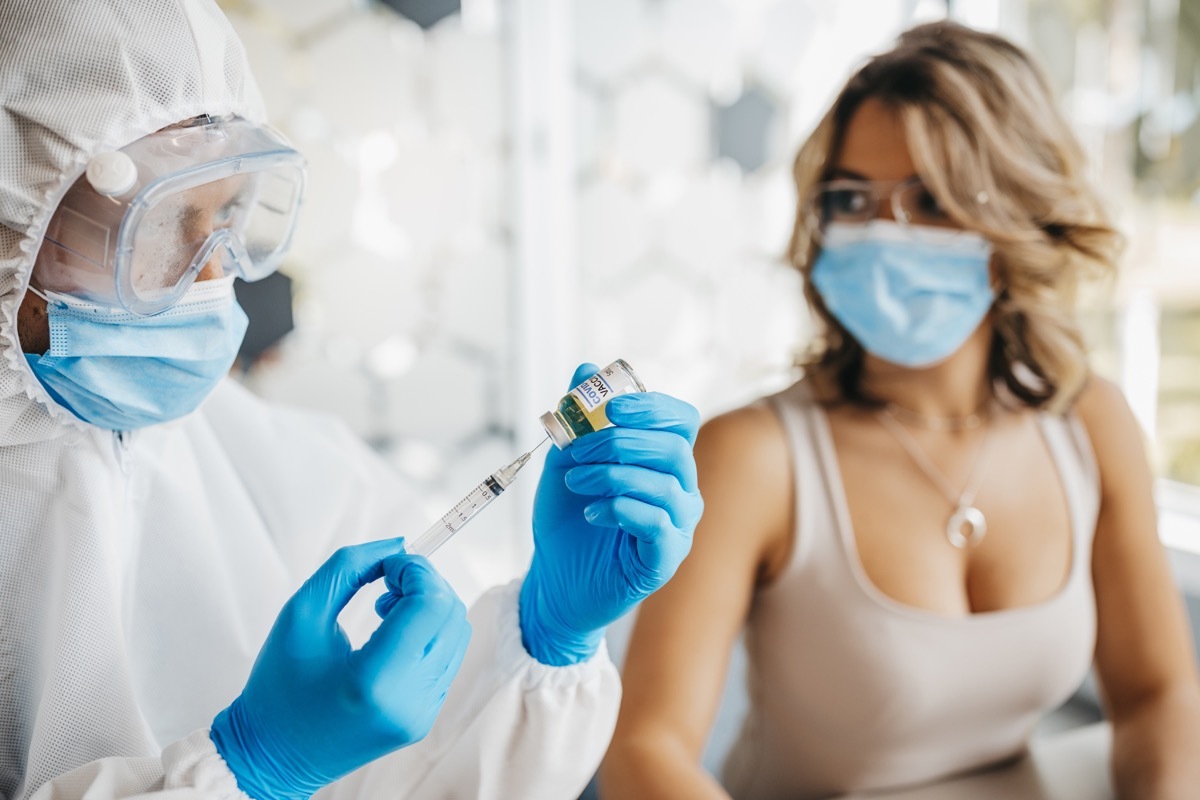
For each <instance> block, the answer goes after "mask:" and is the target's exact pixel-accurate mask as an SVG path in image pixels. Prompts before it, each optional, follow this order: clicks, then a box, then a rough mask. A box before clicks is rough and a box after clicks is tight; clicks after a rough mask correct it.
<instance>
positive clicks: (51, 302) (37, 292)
mask: <svg viewBox="0 0 1200 800" xmlns="http://www.w3.org/2000/svg"><path fill="white" fill-rule="evenodd" d="M25 288H26V289H27V290H28V291H30V292H33V293H34V294H35V295H37V296H38V297H40V298H42V299H43V300H45V301H46V305H48V306H49V305H54V303H55V302H56V301H54V300H51V299H50V297H49V296H48V295H47V294H46V293H45V292H43V291H42V290H41V289H38V288H36V287H35V286H33V284H30V285H29V286H27V287H25Z"/></svg>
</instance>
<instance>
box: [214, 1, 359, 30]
mask: <svg viewBox="0 0 1200 800" xmlns="http://www.w3.org/2000/svg"><path fill="white" fill-rule="evenodd" d="M220 5H222V6H229V7H230V9H229V10H232V11H236V10H242V7H244V6H249V7H250V8H251V9H253V10H254V11H257V12H258V14H257V15H261V16H262V17H264V18H265V20H264V21H265V23H266V24H268V25H282V26H286V27H287V28H289V29H290V30H291V31H292V32H302V31H309V30H312V29H314V28H317V27H318V26H321V25H330V24H331V23H333V22H334V20H336V19H338V18H339V17H343V16H345V15H347V14H348V13H350V12H351V11H352V10H353V9H354V8H356V7H357V6H358V5H359V0H245V1H244V2H236V0H234V1H232V2H231V0H220Z"/></svg>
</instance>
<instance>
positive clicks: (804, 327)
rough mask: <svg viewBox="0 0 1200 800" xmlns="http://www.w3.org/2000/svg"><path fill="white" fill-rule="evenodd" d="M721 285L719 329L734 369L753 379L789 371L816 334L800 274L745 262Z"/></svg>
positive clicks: (728, 272) (723, 277) (715, 321)
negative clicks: (760, 373) (755, 375)
mask: <svg viewBox="0 0 1200 800" xmlns="http://www.w3.org/2000/svg"><path fill="white" fill-rule="evenodd" d="M716 280H717V284H716V297H717V302H716V307H717V311H716V315H715V317H714V319H713V326H714V328H715V329H716V331H717V339H718V340H719V341H720V347H721V350H722V352H723V353H724V354H726V356H727V357H728V359H729V361H730V363H733V364H737V365H738V366H739V368H740V369H742V370H745V371H746V372H747V374H748V375H752V374H753V373H754V372H756V371H765V370H770V369H780V368H784V367H787V366H788V365H789V364H790V363H791V361H792V359H793V357H794V355H795V353H796V350H797V348H798V347H799V346H800V345H801V344H802V343H803V341H804V339H805V337H807V335H808V333H809V330H810V328H811V325H810V323H809V314H808V311H807V304H806V301H805V299H804V288H803V282H802V280H801V277H800V273H799V272H798V271H796V270H794V269H791V268H790V267H787V266H785V265H783V264H782V263H779V262H778V261H774V262H772V261H760V260H751V259H745V260H743V261H741V262H739V263H737V264H734V265H730V267H729V268H728V269H726V270H724V271H722V272H721V273H719V274H718V275H717V279H716Z"/></svg>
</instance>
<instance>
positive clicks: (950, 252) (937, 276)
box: [812, 220, 995, 368]
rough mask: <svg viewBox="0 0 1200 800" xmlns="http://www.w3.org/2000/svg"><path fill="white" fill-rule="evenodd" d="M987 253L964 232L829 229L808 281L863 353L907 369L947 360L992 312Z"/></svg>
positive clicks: (891, 226) (890, 225) (893, 226)
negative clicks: (864, 350)
mask: <svg viewBox="0 0 1200 800" xmlns="http://www.w3.org/2000/svg"><path fill="white" fill-rule="evenodd" d="M991 254H992V247H991V244H990V243H989V242H988V240H987V239H985V238H983V237H982V236H980V235H979V234H976V233H972V232H969V231H954V230H944V229H941V228H929V227H920V226H904V225H899V224H897V223H895V222H890V221H888V220H875V221H872V222H870V223H867V224H865V225H862V224H857V225H849V224H839V223H834V224H831V225H830V226H829V227H828V229H827V230H826V231H825V233H824V234H823V237H822V247H821V252H820V254H819V255H818V256H817V260H816V263H815V264H813V269H812V282H813V285H814V286H815V287H816V289H817V291H818V292H820V294H821V299H822V300H824V302H825V307H826V308H828V309H829V313H831V314H833V316H834V317H835V318H836V319H837V321H838V322H840V323H841V324H842V326H843V327H844V328H845V329H846V330H847V331H849V332H850V334H851V335H852V336H854V338H855V339H857V340H858V342H859V344H861V345H862V346H863V347H864V348H866V350H867V352H869V353H871V354H872V355H874V356H877V357H879V358H881V359H883V360H884V361H889V362H891V363H893V364H899V365H901V366H905V367H913V368H920V367H930V366H933V365H934V364H937V363H938V362H940V361H944V360H945V359H947V358H949V357H950V356H951V355H952V354H953V353H954V352H955V351H956V350H958V348H960V347H962V345H963V343H964V342H966V340H967V337H969V336H970V335H971V333H972V332H973V331H974V330H975V329H976V328H978V327H979V323H980V322H982V321H983V318H984V316H985V315H986V314H987V312H988V309H990V308H991V307H992V302H993V300H994V298H995V293H994V292H993V291H992V286H991V275H990V273H989V271H988V262H989V260H990V259H991Z"/></svg>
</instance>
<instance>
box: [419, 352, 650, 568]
mask: <svg viewBox="0 0 1200 800" xmlns="http://www.w3.org/2000/svg"><path fill="white" fill-rule="evenodd" d="M644 391H646V387H645V386H643V385H642V382H641V380H640V379H639V378H638V376H637V374H636V373H635V372H634V371H633V368H632V367H630V366H629V364H627V363H625V361H623V360H621V359H617V360H616V361H614V362H613V363H611V364H609V365H608V366H607V367H605V368H604V369H602V370H600V371H599V372H597V373H596V374H595V375H592V376H591V377H590V378H588V379H587V380H585V381H584V382H583V383H581V384H579V385H578V386H576V387H575V388H574V389H572V390H571V391H570V392H568V393H567V394H566V395H565V396H564V397H563V398H562V400H560V401H559V403H558V406H557V407H556V408H555V409H554V410H553V411H547V412H546V413H545V414H543V415H542V416H541V417H540V421H541V423H542V427H544V428H545V429H546V435H547V438H549V439H551V440H553V442H554V444H555V445H557V446H558V448H559V449H560V450H561V449H563V448H565V447H567V446H568V445H570V444H571V442H573V441H574V440H575V439H576V438H578V437H580V436H582V435H584V434H587V433H592V432H593V431H597V430H600V429H601V428H606V427H608V426H610V425H612V422H611V421H610V420H609V419H608V416H607V415H606V414H605V413H604V406H605V404H607V403H608V401H609V400H611V399H612V398H614V397H616V396H617V395H620V394H627V393H629V392H644ZM545 441H546V440H545V439H543V440H542V441H541V442H538V443H537V444H536V445H535V446H534V447H533V449H532V450H530V451H529V452H526V453H522V454H521V455H520V456H518V457H517V458H516V460H515V461H513V462H512V463H511V464H508V465H507V466H503V467H501V468H500V469H498V470H496V471H495V472H493V473H492V474H491V475H489V476H487V477H486V478H484V479H483V481H482V482H481V483H480V484H479V485H478V486H476V487H475V488H474V489H472V490H471V491H470V492H469V493H468V494H467V496H466V497H464V498H463V499H462V500H460V501H458V502H457V503H455V505H454V507H453V508H451V509H450V510H449V511H447V512H446V513H445V514H443V515H442V516H441V517H440V518H439V519H438V521H437V522H435V523H434V524H433V525H432V526H431V527H430V528H429V530H427V531H425V532H424V533H423V534H421V535H420V536H418V537H417V538H415V539H413V540H412V542H411V543H409V544H408V545H407V546H406V547H405V549H406V550H407V551H408V552H409V553H412V554H413V555H418V556H425V557H426V558H428V557H429V556H431V555H433V553H434V551H436V550H437V549H438V548H439V547H441V546H442V545H443V544H445V543H446V542H448V541H450V539H451V537H453V536H454V534H456V533H458V532H459V531H460V530H462V529H463V528H464V527H465V526H466V524H467V523H468V522H470V521H471V520H472V519H474V518H475V517H476V516H477V515H478V514H479V512H480V511H483V509H485V508H487V507H488V506H489V505H490V504H491V502H492V501H493V500H495V499H496V498H497V497H499V496H500V495H501V494H503V493H504V490H505V489H507V488H508V487H509V486H510V485H511V484H512V482H513V481H514V480H515V479H516V477H517V473H518V472H520V471H521V468H522V467H524V466H525V465H526V464H527V463H529V459H530V458H532V457H533V453H534V452H535V451H536V450H537V449H538V448H539V447H541V446H542V444H543V443H545Z"/></svg>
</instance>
